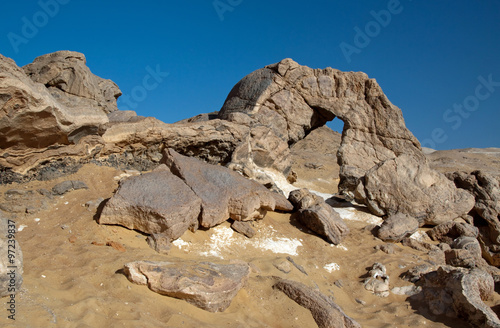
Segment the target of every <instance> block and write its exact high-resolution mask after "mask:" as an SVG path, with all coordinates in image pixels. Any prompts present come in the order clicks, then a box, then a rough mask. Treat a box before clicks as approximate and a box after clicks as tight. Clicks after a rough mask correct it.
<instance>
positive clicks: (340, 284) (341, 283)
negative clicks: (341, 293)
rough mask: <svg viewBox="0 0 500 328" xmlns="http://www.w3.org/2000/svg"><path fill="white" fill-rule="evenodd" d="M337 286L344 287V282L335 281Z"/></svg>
mask: <svg viewBox="0 0 500 328" xmlns="http://www.w3.org/2000/svg"><path fill="white" fill-rule="evenodd" d="M333 284H334V285H335V286H337V287H338V288H344V283H343V282H342V280H340V279H339V280H335V282H334V283H333Z"/></svg>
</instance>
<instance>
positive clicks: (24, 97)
mask: <svg viewBox="0 0 500 328" xmlns="http://www.w3.org/2000/svg"><path fill="white" fill-rule="evenodd" d="M56 54H57V53H56ZM75 54H76V53H75ZM67 55H68V56H69V55H70V53H67ZM57 58H59V59H61V57H60V56H58V57H57ZM69 71H71V69H69V70H68V72H69ZM89 73H90V72H89ZM48 74H49V73H48ZM54 78H56V76H54ZM56 80H57V79H56ZM61 83H63V82H62V80H61ZM117 90H118V88H117ZM96 91H97V86H96V88H95V89H93V90H92V92H96ZM89 93H90V90H89ZM89 96H90V95H89ZM0 108H1V109H2V110H1V112H0V147H1V149H2V155H3V156H2V161H1V162H2V163H1V164H2V165H4V166H6V167H13V166H16V165H22V164H25V162H26V161H28V160H29V158H30V157H31V156H33V155H32V154H31V153H32V152H36V151H40V150H42V149H45V148H47V147H49V146H50V147H52V148H57V147H61V146H62V145H69V144H70V143H73V142H74V141H76V139H78V138H79V137H81V136H82V133H83V132H85V131H87V132H86V133H87V134H98V132H99V131H101V130H102V129H103V127H102V125H103V124H105V123H107V122H108V118H107V116H106V113H105V112H104V111H103V110H96V108H93V107H87V106H80V107H67V106H66V105H64V104H62V103H61V102H60V101H59V100H57V99H55V98H54V97H53V96H52V95H51V94H50V92H49V90H48V89H47V88H46V86H45V85H43V84H40V83H35V82H34V81H32V80H31V79H30V78H29V77H28V76H27V75H26V74H25V72H24V71H23V70H22V69H21V68H19V67H18V66H17V65H16V64H15V63H14V61H13V60H11V59H9V58H6V57H4V56H2V55H0ZM77 137H78V138H77ZM84 154H85V152H82V153H81V155H84Z"/></svg>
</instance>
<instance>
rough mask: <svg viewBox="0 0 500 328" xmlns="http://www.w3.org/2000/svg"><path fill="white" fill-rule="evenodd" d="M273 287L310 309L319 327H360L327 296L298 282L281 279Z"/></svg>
mask: <svg viewBox="0 0 500 328" xmlns="http://www.w3.org/2000/svg"><path fill="white" fill-rule="evenodd" d="M273 288H276V289H278V290H280V291H282V292H283V293H285V294H286V295H287V296H288V297H289V298H291V299H292V300H294V301H295V302H296V303H297V304H299V305H301V306H303V307H305V308H306V309H308V310H309V311H311V314H312V316H313V318H314V320H315V321H316V324H317V325H318V327H319V328H357V327H361V325H360V324H359V323H357V322H356V321H354V320H353V319H352V318H351V317H349V316H348V315H347V314H345V313H344V311H342V309H341V308H340V307H339V306H338V305H337V304H335V303H334V302H333V301H332V300H331V299H330V298H329V297H328V296H326V295H324V294H322V293H321V292H319V291H317V290H314V289H312V288H310V287H307V286H306V285H304V284H302V283H300V282H297V281H292V280H286V279H282V280H280V281H278V282H277V283H276V284H275V285H274V286H273Z"/></svg>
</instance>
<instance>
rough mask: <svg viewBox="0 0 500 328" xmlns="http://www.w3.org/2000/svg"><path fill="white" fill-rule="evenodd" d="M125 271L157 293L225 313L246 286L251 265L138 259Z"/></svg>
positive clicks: (204, 308)
mask: <svg viewBox="0 0 500 328" xmlns="http://www.w3.org/2000/svg"><path fill="white" fill-rule="evenodd" d="M124 272H125V275H126V276H127V278H128V279H129V280H130V281H131V282H134V283H136V284H140V285H147V286H148V287H149V289H151V290H152V291H154V292H156V293H159V294H162V295H167V296H171V297H175V298H179V299H182V300H185V301H186V302H188V303H190V304H192V305H194V306H197V307H199V308H201V309H203V310H206V311H209V312H223V311H224V310H226V309H227V308H228V307H229V305H231V301H232V299H233V298H234V297H235V296H236V294H237V293H238V291H239V290H240V289H241V288H242V287H243V286H244V284H245V282H246V281H247V279H248V276H249V275H250V267H249V266H248V264H246V263H233V264H221V263H212V262H199V263H198V262H149V261H136V262H131V263H127V264H125V268H124Z"/></svg>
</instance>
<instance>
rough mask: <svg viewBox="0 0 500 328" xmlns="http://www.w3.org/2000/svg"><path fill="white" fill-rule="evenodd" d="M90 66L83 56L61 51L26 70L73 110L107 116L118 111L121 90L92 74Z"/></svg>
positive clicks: (38, 58)
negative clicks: (99, 113)
mask: <svg viewBox="0 0 500 328" xmlns="http://www.w3.org/2000/svg"><path fill="white" fill-rule="evenodd" d="M86 63H87V60H86V58H85V55H84V54H82V53H78V52H74V51H57V52H54V53H51V54H47V55H43V56H40V57H37V58H35V60H34V61H33V63H31V64H28V65H26V66H24V67H23V69H24V71H25V72H26V75H28V76H29V77H30V78H31V79H32V80H33V82H36V83H41V84H43V85H44V86H46V87H47V89H48V90H49V92H50V94H51V95H52V96H53V97H54V98H55V99H56V100H57V101H58V102H59V103H61V104H63V105H64V106H65V107H67V108H69V109H79V108H89V109H92V110H93V111H95V112H99V111H102V112H104V113H106V114H107V113H110V112H113V111H116V110H118V108H117V106H116V100H117V99H118V97H119V96H121V94H122V93H121V91H120V89H119V88H118V86H117V85H116V84H115V83H114V82H113V81H111V80H105V79H103V78H100V77H98V76H96V75H94V74H92V72H90V69H89V68H88V67H87V65H86Z"/></svg>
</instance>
